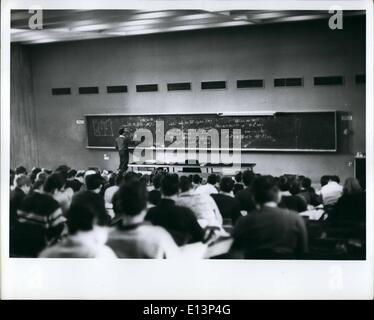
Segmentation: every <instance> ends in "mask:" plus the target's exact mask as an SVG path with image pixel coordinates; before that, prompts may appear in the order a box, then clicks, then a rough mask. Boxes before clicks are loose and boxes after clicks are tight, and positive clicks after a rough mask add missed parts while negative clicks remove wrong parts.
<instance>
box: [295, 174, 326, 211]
mask: <svg viewBox="0 0 374 320" xmlns="http://www.w3.org/2000/svg"><path fill="white" fill-rule="evenodd" d="M301 187H302V190H301V192H300V193H299V196H301V197H302V198H304V200H305V202H306V203H307V204H310V205H312V206H314V207H316V206H318V205H320V204H321V199H320V198H319V196H318V195H317V194H316V191H315V190H314V188H312V180H310V179H309V178H307V177H304V178H303V179H302V181H301Z"/></svg>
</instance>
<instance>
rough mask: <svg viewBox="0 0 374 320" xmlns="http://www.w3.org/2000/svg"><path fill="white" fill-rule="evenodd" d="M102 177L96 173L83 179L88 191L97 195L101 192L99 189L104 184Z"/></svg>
mask: <svg viewBox="0 0 374 320" xmlns="http://www.w3.org/2000/svg"><path fill="white" fill-rule="evenodd" d="M104 182H105V181H104V179H103V177H102V176H101V175H100V174H98V173H96V174H90V175H88V176H87V177H86V178H85V184H86V188H87V190H88V191H92V192H95V193H99V192H100V191H101V188H102V186H103V184H104Z"/></svg>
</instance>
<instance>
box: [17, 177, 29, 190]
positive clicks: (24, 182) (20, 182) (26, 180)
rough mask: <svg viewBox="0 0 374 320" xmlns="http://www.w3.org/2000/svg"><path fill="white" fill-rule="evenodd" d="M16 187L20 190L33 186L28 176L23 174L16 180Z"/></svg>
mask: <svg viewBox="0 0 374 320" xmlns="http://www.w3.org/2000/svg"><path fill="white" fill-rule="evenodd" d="M16 185H17V187H18V188H22V187H23V186H31V179H30V178H29V177H28V176H26V175H24V174H21V175H19V176H18V177H17V178H16Z"/></svg>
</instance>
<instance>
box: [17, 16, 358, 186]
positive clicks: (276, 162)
mask: <svg viewBox="0 0 374 320" xmlns="http://www.w3.org/2000/svg"><path fill="white" fill-rule="evenodd" d="M364 26H365V24H364V21H362V19H357V18H355V19H351V20H348V19H346V20H345V21H344V26H343V30H330V29H329V28H328V23H327V21H311V22H303V23H283V24H276V25H264V26H251V27H240V28H226V29H214V30H200V31H193V32H175V33H167V34H155V35H145V36H133V37H125V38H112V39H102V40H88V41H75V42H74V41H73V42H62V43H55V44H40V45H33V46H30V47H29V49H30V53H31V55H30V58H31V65H32V75H33V83H32V85H33V93H34V95H33V97H34V102H35V110H36V121H35V128H33V130H31V129H30V131H28V133H27V134H30V135H31V136H32V138H30V139H35V141H37V144H36V145H34V144H32V146H33V147H35V148H36V147H37V154H38V158H35V157H34V156H32V157H31V156H30V158H29V156H26V157H27V161H31V160H33V159H35V161H37V164H38V165H39V166H42V167H55V166H56V165H57V164H60V163H66V164H68V165H70V166H74V167H77V168H86V167H88V166H99V167H101V168H106V169H115V168H116V166H117V162H118V158H117V155H116V153H115V152H114V151H110V150H89V149H87V148H86V145H87V134H86V127H85V125H84V124H83V125H82V124H77V122H76V120H81V119H84V115H85V114H95V113H100V114H102V113H105V114H107V113H108V114H110V113H151V112H153V113H154V112H159V113H168V112H169V113H184V112H197V113H198V112H225V111H231V112H233V111H264V110H275V111H294V110H296V111H303V110H308V111H310V110H341V111H346V112H349V113H350V114H352V121H351V123H350V126H351V128H352V131H353V134H352V135H351V136H350V137H348V138H347V139H349V140H350V142H349V144H350V148H349V150H348V151H345V152H340V153H337V154H335V153H334V154H320V153H313V154H311V153H280V152H279V153H265V152H247V153H243V154H242V161H243V162H254V163H257V166H256V168H255V171H257V172H260V173H270V174H275V175H277V174H280V173H298V174H305V175H308V176H311V177H312V178H313V180H314V181H317V180H318V179H319V177H320V175H321V174H327V173H328V174H338V175H340V176H341V178H345V177H348V176H351V175H353V166H351V165H350V162H352V161H353V159H354V154H355V153H356V152H357V151H361V152H364V151H365V125H364V124H365V85H362V84H361V85H357V84H355V81H354V77H355V75H356V74H363V73H365V29H364ZM325 75H327V76H329V75H342V76H344V77H345V81H344V85H342V86H340V85H337V86H319V87H317V86H314V85H313V77H314V76H325ZM277 77H303V78H304V84H303V86H302V87H294V88H292V87H288V88H275V87H274V85H273V79H274V78H277ZM240 79H264V81H265V87H264V88H256V89H237V88H236V80H240ZM205 80H226V81H227V85H228V87H227V89H222V90H207V91H202V90H201V88H200V81H205ZM168 82H191V83H192V90H191V91H175V92H168V91H167V90H166V84H167V83H168ZM150 83H157V84H158V85H159V91H158V92H148V93H137V92H136V91H135V85H136V84H150ZM120 84H124V85H127V86H128V90H129V91H128V93H123V94H107V93H106V86H107V85H120ZM80 86H99V90H100V91H99V94H86V95H79V94H78V87H80ZM54 87H71V88H72V94H71V95H61V96H55V95H52V94H51V88H54ZM30 103H31V102H30ZM27 107H28V106H26V105H24V106H23V108H27ZM27 128H29V127H27ZM36 128H37V130H36ZM12 141H13V143H15V142H14V139H13V140H12ZM33 141H34V140H33ZM24 147H25V148H26V146H24ZM17 150H18V152H21V154H16V153H13V154H12V157H14V159H16V160H17V161H21V160H20V159H21V158H22V157H24V156H25V155H26V153H27V152H29V149H25V152H23V151H21V150H20V149H17ZM31 154H34V153H31ZM104 154H107V155H109V160H105V159H104ZM14 159H13V160H14ZM14 162H15V160H14V161H12V163H14Z"/></svg>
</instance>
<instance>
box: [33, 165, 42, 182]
mask: <svg viewBox="0 0 374 320" xmlns="http://www.w3.org/2000/svg"><path fill="white" fill-rule="evenodd" d="M41 171H42V169H40V168H35V167H34V168H32V170H31V173H30V180H31V182H32V183H34V182H35V180H36V176H37V174H38V173H39V172H41Z"/></svg>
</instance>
